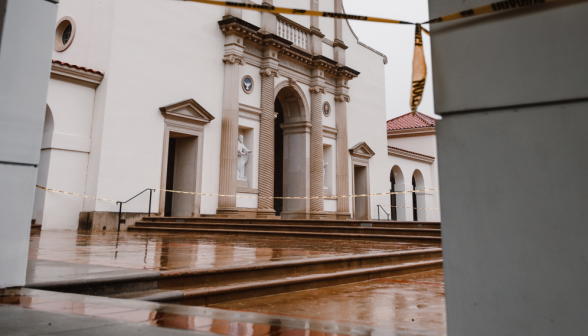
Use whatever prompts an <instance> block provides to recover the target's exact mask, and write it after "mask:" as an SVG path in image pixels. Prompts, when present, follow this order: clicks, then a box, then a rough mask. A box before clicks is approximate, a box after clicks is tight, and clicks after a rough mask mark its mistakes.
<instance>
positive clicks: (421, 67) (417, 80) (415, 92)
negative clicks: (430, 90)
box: [410, 24, 427, 115]
mask: <svg viewBox="0 0 588 336" xmlns="http://www.w3.org/2000/svg"><path fill="white" fill-rule="evenodd" d="M421 31H422V28H421V25H420V24H417V25H416V30H415V34H414V56H413V59H412V88H411V90H410V110H411V111H412V114H413V115H416V111H417V107H418V106H419V105H420V104H421V100H422V99H423V92H425V81H426V79H427V64H426V63H425V51H424V49H423V35H422V34H421Z"/></svg>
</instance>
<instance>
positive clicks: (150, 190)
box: [116, 188, 155, 232]
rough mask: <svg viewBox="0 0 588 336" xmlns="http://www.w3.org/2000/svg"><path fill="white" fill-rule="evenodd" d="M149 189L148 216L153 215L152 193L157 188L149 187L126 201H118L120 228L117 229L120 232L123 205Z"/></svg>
mask: <svg viewBox="0 0 588 336" xmlns="http://www.w3.org/2000/svg"><path fill="white" fill-rule="evenodd" d="M147 190H149V214H148V217H151V195H153V192H154V191H155V189H151V188H147V189H145V190H143V191H141V192H140V193H138V194H137V195H135V196H133V197H131V198H129V199H128V200H126V201H124V202H122V201H116V204H118V230H117V231H118V232H120V219H121V218H120V217H121V214H122V205H123V204H124V203H128V202H130V201H132V200H133V199H134V198H135V197H137V196H139V195H141V194H142V193H144V192H146V191H147Z"/></svg>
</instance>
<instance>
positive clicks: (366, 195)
mask: <svg viewBox="0 0 588 336" xmlns="http://www.w3.org/2000/svg"><path fill="white" fill-rule="evenodd" d="M37 188H39V189H43V190H47V191H52V192H57V193H61V194H67V195H73V196H81V197H86V198H93V199H97V200H101V201H107V202H115V203H116V202H119V201H115V200H111V199H107V198H100V197H93V196H86V195H81V194H76V193H71V192H68V191H62V190H57V189H50V188H45V187H41V186H37ZM152 190H159V191H166V192H173V193H178V194H190V195H201V196H216V197H238V198H258V199H259V198H273V199H317V198H323V199H324V198H348V197H369V196H385V195H397V194H407V193H414V192H423V191H433V190H439V188H434V189H422V190H407V191H393V192H388V193H376V194H362V195H339V196H312V197H263V196H243V195H221V194H208V193H196V192H190V191H179V190H168V189H152Z"/></svg>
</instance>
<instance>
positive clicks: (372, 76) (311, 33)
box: [34, 0, 428, 230]
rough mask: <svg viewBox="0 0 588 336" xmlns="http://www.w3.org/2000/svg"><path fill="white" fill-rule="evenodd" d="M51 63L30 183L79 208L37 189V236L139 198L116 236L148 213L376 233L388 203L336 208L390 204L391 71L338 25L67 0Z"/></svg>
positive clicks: (218, 10) (98, 223)
mask: <svg viewBox="0 0 588 336" xmlns="http://www.w3.org/2000/svg"><path fill="white" fill-rule="evenodd" d="M245 1H249V0H245ZM265 2H268V3H272V1H271V0H270V1H267V0H266V1H265ZM255 3H261V1H255ZM273 5H275V6H282V7H294V8H307V9H313V10H320V11H331V12H343V11H344V8H343V2H342V0H297V1H285V0H274V1H273ZM53 59H54V61H53V64H52V72H51V81H50V85H49V93H48V102H47V114H46V121H45V129H44V136H43V144H42V150H41V164H40V167H39V175H38V180H37V184H38V185H39V186H44V187H48V188H52V189H57V190H64V191H68V192H72V193H77V194H81V195H86V196H90V197H75V196H71V195H66V194H59V193H52V192H47V191H45V190H42V189H38V190H37V194H36V200H35V208H34V219H35V220H36V222H37V223H40V224H42V225H43V228H44V229H51V228H54V229H76V228H77V227H78V225H82V224H83V225H84V226H85V227H88V223H90V227H91V228H92V229H96V230H110V229H113V227H114V218H115V217H116V215H117V214H118V211H119V206H118V205H117V204H116V203H115V202H112V200H116V201H126V200H127V199H129V198H131V197H132V196H134V195H135V194H137V193H139V192H140V191H142V190H144V189H146V188H151V189H156V190H155V191H154V192H153V193H152V194H151V195H150V193H149V192H147V193H144V194H141V195H140V196H138V197H137V198H135V199H133V200H132V201H130V202H128V203H125V204H124V207H123V208H122V210H121V211H122V212H123V217H125V218H126V223H123V229H124V226H125V225H130V224H132V220H133V218H139V217H140V216H141V217H142V216H145V215H146V214H147V213H148V212H151V213H152V215H155V216H172V217H198V216H205V215H218V216H227V217H238V218H274V217H277V216H279V217H280V218H293V219H311V218H324V219H349V218H355V219H371V218H376V217H377V209H378V205H379V204H388V203H389V201H388V198H389V196H381V197H379V198H374V197H364V198H351V197H337V196H340V195H355V194H370V193H385V192H388V191H389V182H388V181H389V179H390V178H389V177H390V169H391V167H390V161H389V154H388V153H389V149H388V147H387V135H386V131H385V129H384V128H383V125H384V123H385V122H386V104H385V80H384V78H385V77H384V66H385V64H386V63H387V58H386V56H385V55H383V54H381V53H379V52H377V51H376V50H374V49H372V48H370V47H369V46H367V45H365V44H363V43H361V42H360V41H359V40H358V38H357V36H355V34H354V32H353V31H352V29H351V27H350V25H349V23H348V22H347V21H346V20H342V19H332V18H325V17H307V16H294V15H292V16H289V15H274V14H269V13H260V12H256V11H249V10H241V9H233V8H223V7H217V6H210V5H204V4H195V3H189V2H173V1H135V0H130V1H122V0H108V1H98V0H84V1H80V0H62V1H60V4H59V13H58V22H57V29H56V39H55V51H54V54H53ZM427 183H428V182H426V181H425V182H423V185H425V184H427ZM407 185H408V184H407ZM399 187H400V185H399V186H397V188H399ZM165 190H175V191H184V192H188V193H184V194H182V193H172V192H166V191H165ZM149 197H151V203H150V204H151V206H150V208H149V206H148V199H149ZM274 197H278V198H274ZM279 197H290V198H286V199H282V198H279ZM296 197H300V198H296ZM398 218H402V216H399V217H398ZM92 223H93V224H92Z"/></svg>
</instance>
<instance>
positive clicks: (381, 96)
mask: <svg viewBox="0 0 588 336" xmlns="http://www.w3.org/2000/svg"><path fill="white" fill-rule="evenodd" d="M343 37H344V41H345V43H346V44H347V45H348V46H349V48H348V49H347V50H346V55H345V57H346V64H347V66H348V67H350V68H353V69H355V70H357V71H359V72H360V75H359V76H358V77H357V78H355V79H353V80H351V81H349V82H348V83H349V96H350V98H351V102H350V103H349V104H348V106H347V125H348V126H347V127H348V128H347V129H348V137H349V138H348V142H349V147H350V148H351V147H353V146H354V145H355V144H357V143H359V142H365V143H367V144H368V146H370V148H372V150H373V151H374V152H375V155H374V156H373V157H372V158H371V159H370V163H369V165H370V167H369V176H370V193H372V194H373V193H381V192H388V184H386V183H385V182H386V181H388V180H389V169H388V167H387V162H388V149H387V145H386V98H385V97H386V96H385V82H384V62H383V58H382V56H380V55H378V54H376V53H374V52H373V51H371V50H369V49H367V48H365V47H363V46H361V45H359V44H358V43H357V40H356V39H355V37H354V36H353V34H352V33H351V31H350V29H349V26H348V25H347V24H346V23H345V22H344V24H343ZM350 173H351V174H350V175H352V174H353V167H351V169H350ZM350 178H351V176H350ZM352 185H353V184H352V183H351V180H350V186H352ZM378 197H383V196H373V197H371V199H370V207H371V218H377V215H378V213H377V204H379V203H380V202H381V201H380V200H379V199H378Z"/></svg>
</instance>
